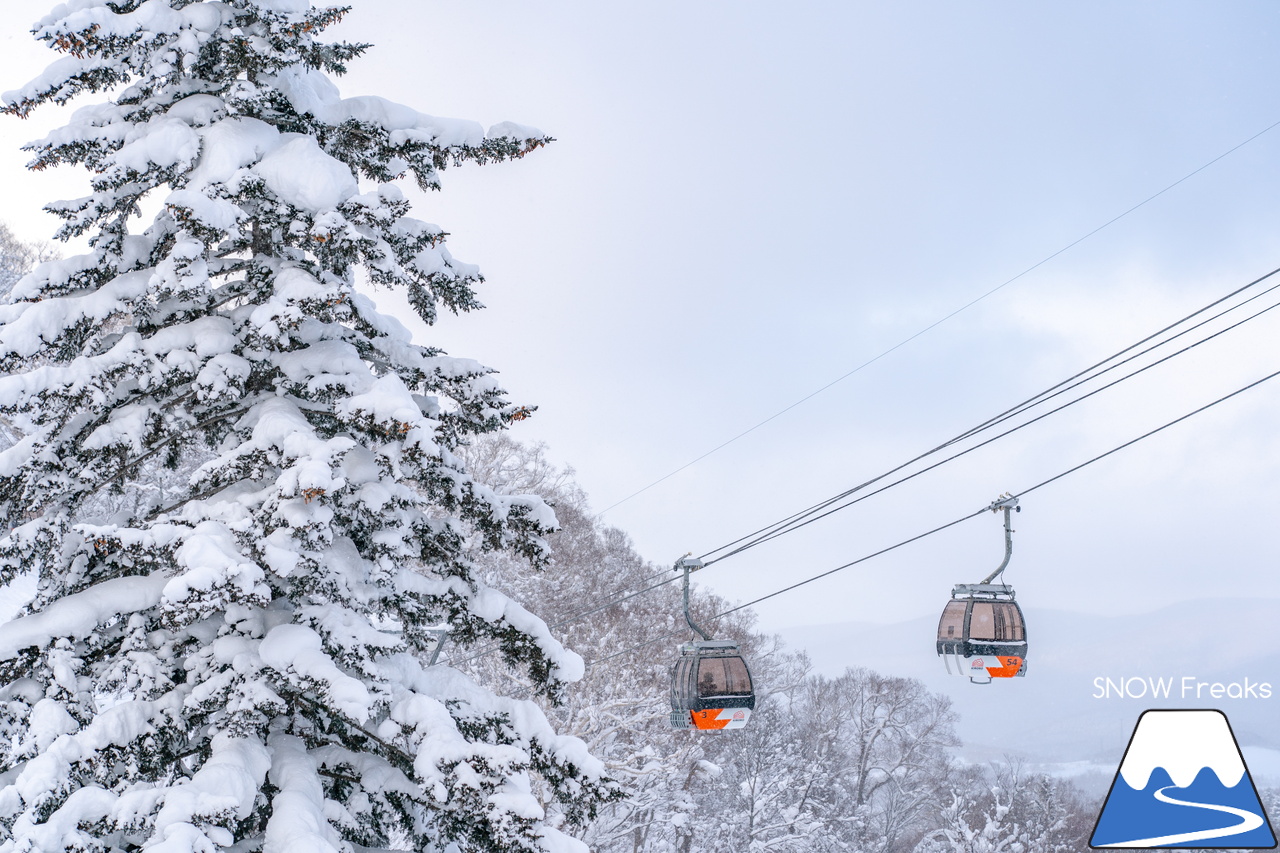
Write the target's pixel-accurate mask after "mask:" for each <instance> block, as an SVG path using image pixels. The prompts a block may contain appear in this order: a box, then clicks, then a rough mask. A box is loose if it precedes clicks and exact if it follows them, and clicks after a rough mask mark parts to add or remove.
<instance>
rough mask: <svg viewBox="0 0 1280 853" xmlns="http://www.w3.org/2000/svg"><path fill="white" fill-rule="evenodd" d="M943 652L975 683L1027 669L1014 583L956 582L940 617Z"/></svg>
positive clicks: (950, 668) (950, 665)
mask: <svg viewBox="0 0 1280 853" xmlns="http://www.w3.org/2000/svg"><path fill="white" fill-rule="evenodd" d="M938 656H939V657H941V658H942V662H943V663H944V664H945V665H946V667H947V672H949V673H951V674H952V675H967V676H968V677H969V680H970V681H972V682H974V683H975V684H988V683H990V682H991V679H993V678H1012V677H1013V676H1020V675H1026V673H1027V629H1026V621H1025V620H1024V619H1023V618H1022V608H1020V607H1019V606H1018V602H1017V601H1015V600H1014V592H1013V587H1011V586H1007V585H1005V584H989V583H973V584H956V586H955V588H954V589H953V590H952V591H951V600H950V601H949V602H947V606H946V607H945V608H943V610H942V619H941V620H939V622H938Z"/></svg>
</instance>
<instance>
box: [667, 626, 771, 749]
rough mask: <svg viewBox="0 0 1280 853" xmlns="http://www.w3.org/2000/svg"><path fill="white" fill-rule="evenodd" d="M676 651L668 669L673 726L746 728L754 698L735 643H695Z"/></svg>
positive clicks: (717, 728) (711, 729) (718, 729)
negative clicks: (677, 652) (672, 663)
mask: <svg viewBox="0 0 1280 853" xmlns="http://www.w3.org/2000/svg"><path fill="white" fill-rule="evenodd" d="M679 651H680V657H678V658H677V659H676V663H675V666H674V667H672V670H671V725H672V727H673V728H677V729H701V730H703V731H720V730H724V729H740V728H742V727H743V726H745V725H746V724H747V720H748V719H750V717H751V712H752V710H754V709H755V707H756V695H755V692H754V690H753V689H752V686H751V672H750V670H748V669H747V662H746V661H745V660H743V659H742V655H741V654H740V653H739V651H738V645H737V643H734V642H731V641H729V640H697V641H694V642H691V643H685V644H684V645H682V646H680V649H679Z"/></svg>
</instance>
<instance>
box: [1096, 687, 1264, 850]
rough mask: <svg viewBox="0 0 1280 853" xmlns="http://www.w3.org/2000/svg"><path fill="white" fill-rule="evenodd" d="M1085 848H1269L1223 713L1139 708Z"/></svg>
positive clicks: (1259, 805) (1261, 814)
mask: <svg viewBox="0 0 1280 853" xmlns="http://www.w3.org/2000/svg"><path fill="white" fill-rule="evenodd" d="M1089 846H1090V847H1092V848H1095V849H1096V848H1126V847H1128V848H1133V847H1160V848H1165V847H1168V848H1180V849H1204V848H1221V847H1230V848H1235V849H1243V850H1257V849H1271V848H1274V847H1275V846H1276V837H1275V833H1273V832H1272V831H1271V822H1270V821H1269V820H1268V819H1267V813H1266V811H1265V810H1264V809H1263V807H1262V802H1261V801H1260V800H1259V799H1258V791H1257V788H1255V787H1254V784H1253V779H1252V777H1250V776H1249V768H1248V767H1246V766H1245V763H1244V756H1243V755H1241V753H1240V746H1239V744H1237V743H1236V738H1235V735H1234V734H1233V733H1232V732H1231V724H1230V723H1228V722H1227V717H1226V715H1225V714H1223V713H1222V712H1221V711H1201V710H1187V711H1164V710H1160V711H1145V712H1144V713H1143V714H1142V716H1141V717H1139V718H1138V725H1137V726H1135V727H1134V730H1133V737H1132V738H1130V739H1129V746H1128V748H1127V749H1126V750H1125V753H1124V759H1123V760H1122V761H1121V762H1120V769H1119V770H1118V771H1117V772H1116V778H1115V781H1113V782H1112V783H1111V791H1110V792H1109V793H1108V794H1107V801H1106V802H1105V803H1104V804H1103V806H1102V812H1101V813H1100V814H1099V815H1098V823H1097V826H1095V827H1094V830H1093V838H1092V839H1090V841H1089Z"/></svg>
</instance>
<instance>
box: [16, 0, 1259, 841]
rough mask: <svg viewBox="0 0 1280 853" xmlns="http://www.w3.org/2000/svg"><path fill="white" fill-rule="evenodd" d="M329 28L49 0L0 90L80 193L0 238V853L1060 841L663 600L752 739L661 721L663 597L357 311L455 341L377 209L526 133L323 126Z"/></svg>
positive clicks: (823, 687) (893, 719)
mask: <svg viewBox="0 0 1280 853" xmlns="http://www.w3.org/2000/svg"><path fill="white" fill-rule="evenodd" d="M343 13H344V12H343V10H341V9H332V8H329V9H313V8H312V7H311V5H310V3H309V2H308V0H228V2H213V0H195V2H188V0H118V2H111V0H72V2H70V3H66V4H63V5H59V6H58V7H57V8H56V9H54V10H53V11H52V12H51V13H50V14H49V15H48V16H47V17H45V18H44V19H43V20H42V21H41V22H40V24H39V25H38V30H37V37H38V38H40V39H42V40H44V41H45V42H46V43H47V44H48V45H49V47H51V48H52V49H53V50H55V51H56V52H58V53H59V54H60V58H59V59H57V61H55V62H53V63H52V64H51V65H50V66H49V67H48V68H47V69H46V70H44V71H42V72H40V73H38V74H36V75H34V76H33V79H32V80H31V82H29V83H27V84H26V85H25V86H23V87H21V88H18V89H15V90H13V91H11V92H8V93H6V95H5V103H4V111H5V112H7V113H9V114H10V115H11V116H19V117H21V116H25V115H27V114H28V113H30V112H31V111H32V110H35V109H38V108H40V107H41V106H42V105H45V104H49V103H56V104H64V103H69V102H71V103H74V104H75V105H76V106H78V107H79V109H78V110H77V111H76V112H75V113H74V114H73V115H72V117H71V119H70V121H69V123H67V124H66V125H65V126H63V127H61V128H59V129H57V130H56V131H54V132H53V133H51V134H50V135H49V136H47V137H46V138H44V139H42V140H38V141H36V142H34V143H33V144H32V146H31V151H32V156H33V158H34V159H33V166H32V167H33V168H36V169H43V168H45V167H50V166H55V165H71V166H80V167H83V168H84V169H86V170H87V173H88V180H89V184H90V190H91V191H90V192H89V193H88V194H87V195H85V196H84V197H82V198H79V199H74V200H68V201H53V202H51V203H50V204H49V206H48V209H49V210H51V211H53V212H54V213H56V214H57V215H58V216H60V217H61V218H62V219H63V223H64V224H63V226H62V228H61V230H60V231H59V232H58V234H57V235H56V236H57V237H59V238H64V239H73V238H76V239H78V238H85V239H87V241H88V248H87V250H86V251H84V252H82V253H79V254H68V255H67V256H65V257H60V256H58V254H57V252H56V250H54V249H50V248H49V247H46V246H32V245H28V244H25V243H23V242H21V241H19V240H17V239H16V238H14V236H13V235H12V234H11V233H10V232H9V231H8V229H5V228H2V227H0V296H2V297H3V299H2V300H0V301H2V304H0V371H2V374H0V418H3V421H2V426H3V430H2V431H0V444H2V445H3V446H2V447H0V508H2V510H3V518H4V526H3V530H2V531H0V583H2V584H4V585H6V586H12V585H13V584H14V583H15V582H17V581H19V580H20V579H23V580H33V581H34V595H33V597H32V598H31V599H30V600H29V601H28V602H26V604H25V606H24V607H23V608H22V609H21V611H20V612H19V613H18V615H17V616H16V617H15V618H13V619H11V620H9V621H7V622H5V623H4V624H0V853H34V851H48V853H55V851H103V853H105V851H122V852H123V851H134V850H144V849H145V850H147V851H150V853H197V851H199V853H212V851H217V850H230V851H237V852H239V851H245V853H249V851H259V850H261V851H263V853H294V852H295V851H296V853H326V852H327V851H333V853H338V851H342V853H359V852H360V851H372V850H405V851H408V850H412V851H420V853H471V852H472V851H477V853H478V851H487V852H488V853H514V851H547V853H556V851H581V850H584V849H591V850H597V851H602V853H614V851H616V853H622V851H630V853H641V851H650V852H651V853H675V851H679V852H680V853H692V852H693V851H731V850H735V851H736V850H741V851H869V852H870V851H875V853H949V852H950V851H955V853H1031V851H1043V853H1066V851H1076V850H1083V849H1086V847H1087V837H1088V834H1089V832H1090V830H1091V829H1092V823H1093V819H1094V817H1095V815H1096V811H1097V806H1098V804H1097V803H1096V802H1094V801H1091V800H1089V799H1088V798H1087V797H1085V796H1084V795H1083V794H1082V793H1081V792H1079V791H1078V790H1076V789H1075V788H1074V787H1073V786H1072V785H1071V784H1070V783H1068V782H1064V781H1062V780H1059V779H1055V778H1052V777H1050V776H1046V775H1043V774H1039V773H1036V772H1032V771H1031V770H1029V769H1027V768H1026V767H1024V766H1023V765H1022V764H1020V763H1019V762H1018V761H1017V760H1015V759H1013V758H1009V759H1007V760H1005V761H1003V762H1000V763H997V764H995V765H989V766H973V765H966V764H963V763H961V762H959V761H958V760H957V758H956V754H955V749H956V747H957V746H958V742H957V738H956V735H955V733H954V724H955V719H956V718H955V715H954V712H953V711H952V709H951V707H950V702H949V700H948V699H947V698H946V697H945V696H942V695H939V694H934V693H931V692H929V691H927V690H926V689H925V688H924V687H923V686H922V685H921V684H920V683H918V682H916V681H913V680H910V679H904V678H897V677H894V676H892V675H890V674H884V673H877V672H874V671H872V670H871V669H867V668H862V667H853V668H850V669H848V670H847V671H845V672H844V673H843V674H842V675H840V676H839V677H836V678H828V677H823V676H820V675H817V674H815V673H813V672H812V671H811V669H810V666H809V664H808V662H807V660H806V658H805V656H804V654H803V653H801V652H799V651H796V650H792V649H788V648H786V647H784V646H783V644H782V643H781V641H780V640H778V638H776V637H773V636H770V635H768V634H765V633H763V632H761V631H758V630H756V629H755V627H754V626H753V621H752V616H751V613H750V611H748V610H739V611H737V612H735V613H733V614H731V615H730V616H728V617H725V618H720V619H716V618H715V614H716V613H720V612H722V611H724V610H726V609H728V608H729V606H730V603H729V602H725V601H722V600H720V599H717V598H716V597H714V596H712V595H710V594H708V593H706V592H700V591H698V590H696V589H695V591H694V595H693V600H692V610H693V613H694V614H695V617H696V618H698V619H699V620H701V621H703V622H704V623H705V624H710V625H712V626H713V627H714V630H715V631H716V633H717V635H723V636H728V637H732V638H733V639H734V640H736V641H737V642H739V643H740V644H741V646H742V648H743V651H744V653H745V654H746V655H747V657H748V658H749V659H750V661H751V665H752V668H753V675H754V678H755V682H756V685H757V705H756V708H755V714H754V716H753V717H752V719H751V722H750V725H749V726H748V727H747V728H745V729H743V730H740V731H734V732H724V733H720V734H714V735H708V734H704V733H700V732H692V731H673V730H672V729H671V727H670V725H669V721H668V714H667V711H668V705H667V703H668V698H667V691H668V687H669V682H670V659H669V655H670V651H671V647H672V646H673V645H674V644H675V641H672V640H670V639H667V638H666V635H668V634H672V633H680V632H683V631H684V630H685V628H684V617H683V613H682V610H681V603H680V600H679V591H678V588H677V587H676V586H675V585H673V584H665V585H662V586H659V587H657V588H655V589H652V590H651V591H648V592H646V593H645V594H642V595H636V596H633V597H628V598H626V599H625V600H622V599H621V598H620V596H619V593H620V592H625V591H632V590H635V589H636V588H637V587H638V586H639V585H641V583H642V581H643V580H644V579H649V578H661V577H663V575H664V572H668V571H670V570H669V569H668V568H667V567H665V566H662V565H658V564H655V563H653V562H651V561H649V560H646V559H645V558H644V557H642V556H641V555H640V554H638V553H636V551H635V549H634V548H633V547H632V545H631V543H630V541H629V540H628V537H627V535H626V533H625V532H624V531H620V530H617V529H614V528H611V527H608V526H606V525H605V524H603V523H602V522H600V521H599V520H597V518H596V517H595V515H594V514H593V512H592V509H591V507H590V505H589V502H588V498H587V496H586V495H585V494H583V493H582V491H581V490H580V489H579V488H578V486H577V485H576V484H575V483H574V481H573V476H572V472H571V471H567V470H560V469H557V468H556V467H555V466H554V465H552V464H551V463H550V462H549V461H548V460H547V458H546V456H545V454H544V452H543V450H542V448H540V447H538V446H530V445H526V444H522V443H520V442H519V440H518V438H513V437H512V435H511V432H510V431H511V430H513V428H515V427H518V424H519V423H520V422H521V421H523V420H524V419H526V418H527V417H529V416H530V415H531V414H533V412H534V405H535V404H536V401H528V402H517V401H513V400H510V399H508V395H507V393H506V392H505V391H504V390H503V389H502V388H501V387H500V385H499V384H498V383H497V381H496V377H495V375H494V371H493V370H491V369H490V368H489V367H487V366H485V365H481V364H479V363H478V362H476V361H474V360H471V359H468V358H466V357H464V356H462V355H452V354H447V353H445V352H443V351H442V350H440V349H438V348H435V347H433V346H432V345H431V343H430V342H429V341H415V340H412V339H411V337H410V335H409V333H408V332H407V331H406V329H405V327H404V326H403V325H402V324H401V323H400V322H398V321H397V320H396V319H394V318H393V317H390V316H387V315H386V314H383V313H380V312H379V311H378V309H377V307H376V305H375V299H376V296H377V293H378V291H379V290H383V289H398V290H401V291H403V292H404V293H406V294H407V295H408V299H409V302H410V304H411V306H412V308H413V310H414V311H415V312H416V313H417V315H418V317H419V318H420V319H421V320H422V321H423V322H424V323H426V324H427V325H428V326H430V325H431V324H432V323H433V322H434V321H435V319H436V318H437V316H438V314H439V312H441V311H447V312H453V313H459V314H461V313H466V312H468V311H472V310H475V309H478V308H480V307H481V306H480V301H479V298H478V294H477V291H478V289H479V288H480V287H481V285H482V282H483V279H482V277H481V275H480V273H479V269H478V268H477V267H475V266H472V265H471V264H469V263H465V262H463V261H461V260H458V259H456V258H454V257H453V256H452V254H451V253H450V251H449V250H448V248H447V247H446V238H447V234H446V232H445V230H444V229H443V228H442V227H440V226H438V225H435V224H430V223H426V222H423V221H420V220H417V219H415V218H413V217H412V216H411V210H410V207H411V206H410V204H409V202H408V201H407V200H406V197H405V195H404V193H403V192H402V191H401V189H400V188H399V187H398V186H397V181H406V180H407V181H413V182H415V183H416V185H417V186H418V187H420V188H422V189H424V190H435V189H440V188H441V186H442V183H443V180H442V172H444V170H446V168H451V167H467V168H470V167H479V166H484V167H488V168H519V166H518V165H512V164H509V165H506V166H501V167H499V166H496V165H495V164H499V163H504V162H506V161H513V160H520V159H522V158H524V157H525V156H526V155H535V152H536V151H537V150H538V149H539V148H541V147H543V146H544V145H547V144H549V143H552V142H553V140H551V139H550V138H549V137H547V136H546V135H544V134H543V133H541V132H540V131H538V130H535V129H534V128H530V127H525V126H522V125H516V124H512V123H502V124H498V125H495V126H494V127H492V128H490V129H488V130H487V131H486V130H484V129H483V128H481V127H480V126H479V125H476V124H474V123H472V122H469V121H461V120H453V119H440V118H435V117H432V116H429V115H425V114H423V113H420V112H418V111H417V110H416V109H415V108H413V107H412V106H406V105H401V104H396V103H392V102H390V101H387V100H384V99H382V98H379V97H377V96H376V95H364V96H359V97H343V96H342V95H341V93H340V91H339V89H338V87H337V85H336V83H335V80H336V79H337V78H340V77H341V75H342V73H343V72H344V70H345V68H346V65H347V63H349V62H355V61H359V58H360V56H361V54H362V53H364V52H365V50H366V48H367V46H365V45H358V44H346V43H342V42H325V41H323V36H324V31H325V29H326V28H327V27H328V26H330V25H332V24H333V23H334V22H336V21H337V20H338V19H340V18H341V16H342V15H343ZM10 120H12V119H10ZM600 601H606V602H609V601H612V602H613V603H611V604H610V605H609V606H607V607H602V608H600V609H598V610H593V612H590V613H588V614H585V615H584V613H583V611H584V608H588V609H590V604H591V603H593V602H600ZM579 617H581V618H579ZM654 638H659V641H658V642H651V641H652V640H654ZM873 656H874V655H862V654H859V650H850V659H851V660H857V659H860V658H871V657H873ZM1267 796H1268V798H1269V802H1271V803H1272V804H1274V802H1275V800H1276V797H1275V794H1274V792H1272V793H1270V794H1268V795H1267ZM1273 808H1274V805H1273Z"/></svg>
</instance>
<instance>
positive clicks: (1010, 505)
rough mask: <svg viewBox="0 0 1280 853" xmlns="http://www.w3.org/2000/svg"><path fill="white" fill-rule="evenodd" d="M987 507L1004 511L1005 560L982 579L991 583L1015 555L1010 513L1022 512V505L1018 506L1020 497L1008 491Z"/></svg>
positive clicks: (986, 582)
mask: <svg viewBox="0 0 1280 853" xmlns="http://www.w3.org/2000/svg"><path fill="white" fill-rule="evenodd" d="M987 509H989V510H991V511H992V512H1001V511H1003V512H1004V560H1002V561H1001V562H1000V567H999V568H997V569H996V570H995V571H994V572H992V573H991V574H989V575H987V576H986V577H985V578H983V579H982V583H984V584H989V583H991V582H992V581H994V580H995V579H996V578H998V577H1000V573H1001V572H1003V571H1004V570H1005V568H1006V567H1007V566H1008V565H1009V558H1010V557H1012V556H1013V528H1012V527H1010V526H1009V513H1010V512H1011V511H1012V512H1022V507H1020V506H1018V499H1017V498H1016V497H1014V496H1013V495H1011V494H1009V493H1008V492H1005V493H1004V494H1003V495H1001V496H1000V497H998V498H996V499H995V500H994V501H992V502H991V506H989V507H987Z"/></svg>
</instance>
